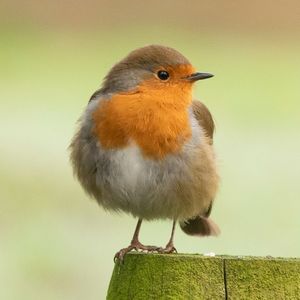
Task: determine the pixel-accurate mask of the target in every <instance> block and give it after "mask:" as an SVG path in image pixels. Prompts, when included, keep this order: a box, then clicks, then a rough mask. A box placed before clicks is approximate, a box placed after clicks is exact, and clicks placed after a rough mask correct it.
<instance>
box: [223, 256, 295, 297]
mask: <svg viewBox="0 0 300 300" xmlns="http://www.w3.org/2000/svg"><path fill="white" fill-rule="evenodd" d="M225 266H226V284H227V292H228V299H241V300H242V299H247V300H248V299H253V300H256V299H263V300H265V299H272V300H276V299H295V300H296V299H300V260H299V259H274V258H271V259H269V258H252V259H249V258H248V259H247V258H243V259H229V260H226V261H225Z"/></svg>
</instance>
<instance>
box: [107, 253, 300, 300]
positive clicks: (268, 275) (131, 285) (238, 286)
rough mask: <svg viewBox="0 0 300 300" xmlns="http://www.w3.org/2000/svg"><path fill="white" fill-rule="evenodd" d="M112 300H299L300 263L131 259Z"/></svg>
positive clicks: (117, 278) (118, 274)
mask: <svg viewBox="0 0 300 300" xmlns="http://www.w3.org/2000/svg"><path fill="white" fill-rule="evenodd" d="M107 299H108V300H125V299H126V300H139V299H147V300H148V299H153V300H154V299H155V300H156V299H163V300H164V299H166V300H169V299H170V300H171V299H174V300H175V299H176V300H181V299H182V300H188V299H197V300H198V299H199V300H200V299H212V300H218V299H232V300H240V299H247V300H248V299H254V300H255V299H264V300H265V299H272V300H277V299H300V259H281V258H263V257H261V258H260V257H230V256H216V257H208V256H202V255H186V254H172V255H160V254H142V253H130V254H128V255H126V257H125V261H124V264H120V263H117V264H116V265H115V267H114V271H113V275H112V278H111V281H110V285H109V289H108V293H107Z"/></svg>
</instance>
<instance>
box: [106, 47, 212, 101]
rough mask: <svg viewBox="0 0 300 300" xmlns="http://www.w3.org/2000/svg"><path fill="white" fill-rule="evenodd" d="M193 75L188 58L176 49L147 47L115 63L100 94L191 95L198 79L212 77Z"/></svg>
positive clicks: (194, 72) (209, 75)
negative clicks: (137, 92)
mask: <svg viewBox="0 0 300 300" xmlns="http://www.w3.org/2000/svg"><path fill="white" fill-rule="evenodd" d="M212 76H213V75H212V74H209V73H200V72H196V70H195V68H194V67H193V66H192V65H191V63H190V62H189V61H188V59H187V58H185V57H184V56H183V55H182V54H181V53H179V52H178V51H176V50H175V49H172V48H169V47H165V46H160V45H150V46H146V47H143V48H139V49H136V50H134V51H132V52H131V53H130V54H129V55H128V56H127V57H125V58H124V59H123V60H121V61H120V62H119V63H117V64H116V65H115V66H113V67H112V69H111V70H110V71H109V73H108V74H107V76H106V77H105V80H104V83H103V87H102V89H101V92H102V93H108V94H116V93H117V94H118V93H131V92H136V91H139V92H143V93H145V94H153V93H156V94H158V95H160V97H161V98H162V99H163V98H164V95H168V96H169V98H170V95H172V94H175V95H180V93H183V92H184V93H187V94H190V95H191V90H192V85H193V83H194V82H196V81H197V80H201V79H206V78H210V77H212Z"/></svg>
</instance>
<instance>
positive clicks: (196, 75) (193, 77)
mask: <svg viewBox="0 0 300 300" xmlns="http://www.w3.org/2000/svg"><path fill="white" fill-rule="evenodd" d="M213 76H214V75H213V74H210V73H200V72H196V73H193V74H191V75H189V76H187V77H185V79H186V80H188V81H191V82H194V81H197V80H201V79H206V78H210V77H213Z"/></svg>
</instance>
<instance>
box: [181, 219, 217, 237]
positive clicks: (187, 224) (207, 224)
mask: <svg viewBox="0 0 300 300" xmlns="http://www.w3.org/2000/svg"><path fill="white" fill-rule="evenodd" d="M179 225H180V227H181V229H182V230H183V232H184V233H186V234H188V235H195V236H208V235H213V236H217V235H219V233H220V229H219V227H218V225H217V224H215V223H214V222H213V221H212V220H211V219H209V218H205V217H201V216H197V217H195V218H192V219H188V220H184V221H181V222H179Z"/></svg>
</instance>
